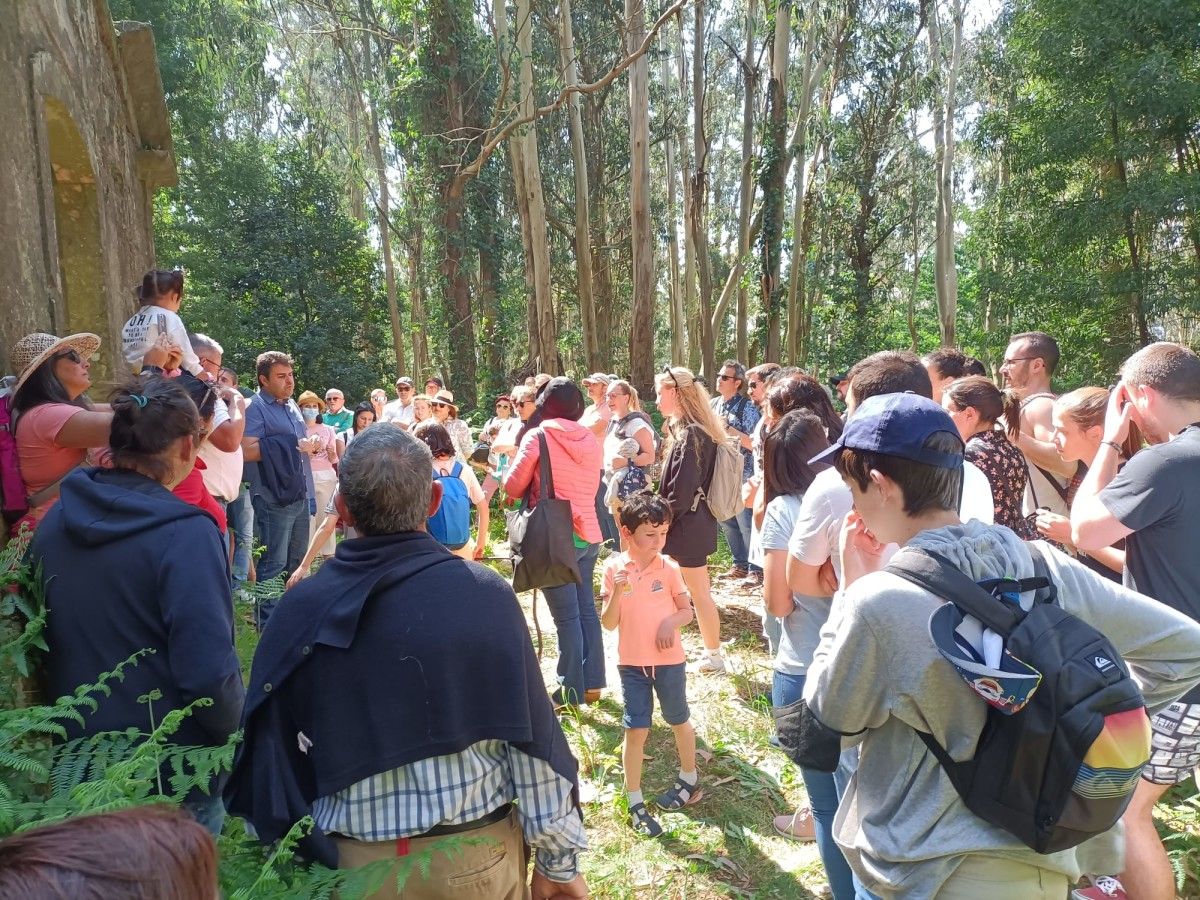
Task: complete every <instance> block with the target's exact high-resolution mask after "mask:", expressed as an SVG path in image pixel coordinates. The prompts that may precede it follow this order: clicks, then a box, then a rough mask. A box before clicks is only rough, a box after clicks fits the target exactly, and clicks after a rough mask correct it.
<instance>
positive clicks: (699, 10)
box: [688, 0, 716, 384]
mask: <svg viewBox="0 0 1200 900" xmlns="http://www.w3.org/2000/svg"><path fill="white" fill-rule="evenodd" d="M704 18H705V2H704V0H696V3H695V18H694V24H693V28H692V164H693V166H694V169H693V171H692V192H691V197H689V198H688V200H689V202H688V232H689V234H690V236H691V244H692V253H693V255H694V256H695V265H696V274H697V276H698V277H699V281H700V286H699V287H700V290H699V304H698V307H699V308H698V313H699V318H700V368H701V372H702V373H703V374H704V377H705V378H706V379H708V383H709V384H712V383H713V377H714V374H715V373H714V371H713V365H714V356H715V354H716V346H715V344H716V341H715V339H714V328H713V321H712V314H713V310H712V303H713V283H712V263H711V261H710V260H709V258H708V215H707V211H708V136H707V134H706V133H705V122H704V117H705V105H706V103H705V91H706V85H705V81H704V70H705V59H704V31H705V22H704Z"/></svg>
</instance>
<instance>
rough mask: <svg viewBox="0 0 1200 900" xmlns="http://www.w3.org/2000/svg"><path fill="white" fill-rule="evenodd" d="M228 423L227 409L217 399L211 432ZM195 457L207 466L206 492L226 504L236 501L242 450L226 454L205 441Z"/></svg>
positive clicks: (205, 471)
mask: <svg viewBox="0 0 1200 900" xmlns="http://www.w3.org/2000/svg"><path fill="white" fill-rule="evenodd" d="M228 421H229V407H228V406H226V404H225V401H224V400H222V399H220V398H219V397H218V398H217V405H216V407H215V408H214V410H213V420H212V430H213V431H216V430H217V429H218V428H220V427H221V426H222V425H224V424H225V423H226V422H228ZM196 455H197V456H199V457H200V458H201V459H202V460H204V465H205V466H207V468H205V469H204V470H203V477H204V486H205V487H206V488H207V489H208V492H209V493H210V494H212V495H213V496H214V497H220V498H221V499H222V500H225V501H227V502H228V501H233V500H236V499H237V496H238V493H239V491H241V489H242V462H243V460H242V448H241V447H238V448H237V449H236V450H234V451H232V452H228V453H227V452H226V451H224V450H218V449H217V448H216V447H214V446H213V445H212V444H210V443H209V442H208V441H205V442H204V443H203V444H201V445H200V452H199V453H197V454H196Z"/></svg>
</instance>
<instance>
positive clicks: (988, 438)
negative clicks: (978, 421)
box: [963, 431, 1038, 541]
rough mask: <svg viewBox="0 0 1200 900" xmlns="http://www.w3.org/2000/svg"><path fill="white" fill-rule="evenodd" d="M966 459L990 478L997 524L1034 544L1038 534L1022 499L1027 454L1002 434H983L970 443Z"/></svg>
mask: <svg viewBox="0 0 1200 900" xmlns="http://www.w3.org/2000/svg"><path fill="white" fill-rule="evenodd" d="M963 456H964V457H965V458H966V459H967V461H968V462H971V463H974V464H975V465H976V466H978V467H979V469H980V471H982V472H983V474H984V475H986V476H987V480H988V484H990V485H991V487H992V505H993V506H994V508H995V516H996V524H997V525H1007V526H1008V527H1009V528H1011V529H1012V530H1013V531H1015V532H1016V533H1017V537H1019V538H1021V539H1022V540H1025V541H1031V540H1035V539H1036V538H1037V537H1038V534H1037V532H1036V530H1035V529H1034V527H1033V525H1032V524H1031V523H1030V522H1029V521H1027V520H1026V519H1025V517H1024V516H1023V515H1021V499H1022V497H1023V496H1024V494H1025V482H1026V481H1027V480H1028V478H1029V469H1028V468H1026V466H1025V456H1024V454H1023V453H1021V451H1020V450H1019V449H1018V448H1017V447H1015V446H1014V445H1013V443H1012V441H1010V440H1009V439H1008V436H1007V435H1006V434H1005V433H1004V432H1003V431H981V432H979V433H978V434H975V435H972V436H971V439H970V440H969V441H967V447H966V450H965V451H964V453H963Z"/></svg>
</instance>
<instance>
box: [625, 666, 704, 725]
mask: <svg viewBox="0 0 1200 900" xmlns="http://www.w3.org/2000/svg"><path fill="white" fill-rule="evenodd" d="M617 671H618V672H619V673H620V675H621V693H622V695H624V697H625V715H624V717H623V718H622V719H621V724H622V725H624V726H625V727H626V728H649V727H650V714H651V713H652V712H654V694H658V706H659V709H660V710H662V717H663V718H664V719H666V720H667V724H668V725H682V724H683V723H684V722H686V721H687V720H688V719H689V718H691V711H690V710H689V709H688V702H687V669H686V665H685V664H684V663H675V664H674V665H670V666H617ZM652 692H653V693H652Z"/></svg>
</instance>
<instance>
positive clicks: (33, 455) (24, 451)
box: [16, 403, 88, 520]
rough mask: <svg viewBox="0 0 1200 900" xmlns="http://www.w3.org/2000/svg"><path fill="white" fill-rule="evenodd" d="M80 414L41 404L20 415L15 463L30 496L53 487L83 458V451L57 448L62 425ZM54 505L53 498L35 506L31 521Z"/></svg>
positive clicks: (62, 405) (61, 406)
mask: <svg viewBox="0 0 1200 900" xmlns="http://www.w3.org/2000/svg"><path fill="white" fill-rule="evenodd" d="M80 412H83V410H82V409H81V408H80V407H78V406H74V405H72V404H70V403H43V404H41V405H40V406H35V407H34V408H33V409H31V410H29V411H27V412H24V413H22V414H21V416H20V419H19V420H18V422H17V430H16V444H17V460H18V461H19V463H20V465H21V477H22V478H23V479H24V481H25V488H26V490H28V491H29V493H30V495H33V494H36V493H37V492H38V491H41V490H44V489H45V488H48V487H49V486H50V485H52V484H54V482H56V481H58V479H60V478H62V477H63V476H64V475H66V474H67V473H68V472H69V471H71V469H73V468H75V467H76V466H77V465H79V464H80V463H81V462H83V460H84V458H85V457H86V456H87V453H88V452H87V450H85V449H82V448H79V447H60V446H59V445H58V442H57V439H58V433H59V431H61V430H62V427H63V425H65V424H66V423H67V420H68V419H70V418H71V417H72V416H74V415H75V414H76V413H80ZM55 502H57V498H55V500H54V501H52V502H50V503H46V504H44V505H42V506H39V507H38V508H37V509H36V510H34V511H33V512H32V515H33V518H34V519H35V520H36V519H40V518H41V517H42V516H43V515H45V514H46V510H48V509H49V508H50V507H51V506H53V505H54V503H55Z"/></svg>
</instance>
